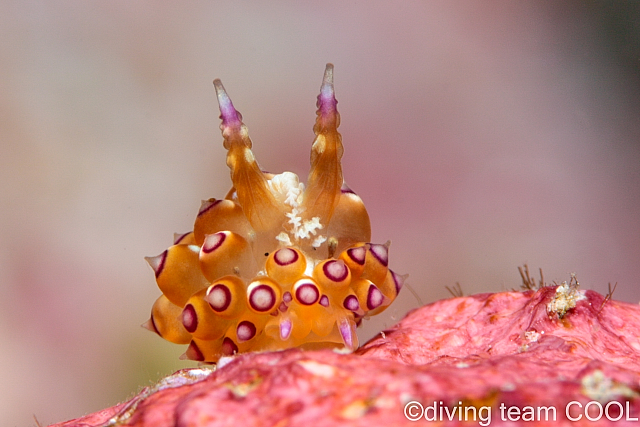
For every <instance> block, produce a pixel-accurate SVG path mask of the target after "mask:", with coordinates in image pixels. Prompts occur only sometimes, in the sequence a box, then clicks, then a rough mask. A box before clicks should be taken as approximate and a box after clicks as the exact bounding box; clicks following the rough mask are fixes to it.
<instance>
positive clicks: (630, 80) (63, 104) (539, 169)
mask: <svg viewBox="0 0 640 427" xmlns="http://www.w3.org/2000/svg"><path fill="white" fill-rule="evenodd" d="M265 4H266V5H265V6H256V4H255V3H251V2H243V1H236V2H231V1H228V2H180V3H178V2H176V3H169V2H164V3H162V2H161V3H158V2H129V1H108V2H107V1H95V2H70V1H66V2H65V1H61V2H56V3H55V4H54V3H46V2H31V1H4V2H2V3H0V73H1V76H2V78H1V79H0V123H1V124H0V138H1V142H0V143H1V153H2V154H1V156H0V197H1V199H0V200H2V202H1V203H2V209H0V238H1V239H2V243H3V244H2V245H1V246H0V280H1V282H0V283H1V286H0V368H1V369H2V377H3V380H4V385H3V387H2V389H3V392H2V398H1V399H0V425H7V426H9V425H35V421H34V420H33V416H34V415H35V416H36V417H37V419H38V420H39V421H40V423H41V424H43V425H46V424H48V423H52V422H56V421H62V420H65V419H69V418H73V417H77V416H80V415H83V414H85V413H88V412H92V411H95V410H98V409H101V408H103V407H107V406H110V405H113V404H115V403H117V402H119V401H122V400H124V399H126V398H128V397H130V396H132V395H133V394H134V393H135V392H137V391H138V390H139V389H140V388H141V387H143V386H146V385H149V384H150V382H152V381H155V380H157V379H159V378H160V377H161V376H162V375H166V374H168V373H170V372H172V371H173V370H175V369H178V368H180V367H189V366H194V364H193V363H189V362H181V361H178V360H177V358H178V356H179V355H180V354H181V353H182V352H183V351H184V348H183V347H181V346H176V345H173V344H170V343H167V342H164V341H163V340H161V339H160V338H158V337H157V336H155V335H153V334H151V333H149V332H148V331H145V330H143V329H142V328H140V327H139V324H140V323H142V322H143V321H144V320H146V319H147V317H148V315H149V311H150V308H151V304H152V303H153V301H154V300H155V298H156V297H157V296H158V295H159V290H158V289H157V287H156V285H155V282H154V278H153V273H152V271H151V269H150V268H149V267H148V265H147V264H146V262H145V261H144V259H143V257H144V256H146V255H157V254H159V253H160V252H162V251H163V250H164V249H165V248H166V247H167V246H168V245H170V243H171V240H172V233H173V232H174V231H176V232H184V231H188V230H190V229H191V227H192V224H193V219H194V218H195V214H196V212H197V210H198V207H199V205H200V200H201V199H206V198H209V197H222V196H224V194H225V193H226V191H227V190H228V188H229V186H230V180H229V173H228V169H227V168H226V166H225V160H224V158H225V150H224V149H223V147H222V138H221V136H220V132H219V129H218V124H219V122H218V118H217V116H218V114H219V113H218V111H217V104H216V101H215V99H214V91H213V86H212V84H211V81H212V80H213V79H214V78H216V77H219V78H221V79H222V81H223V82H224V84H225V86H226V88H227V90H228V92H229V94H230V96H231V98H232V99H233V101H234V103H235V105H236V107H237V108H238V110H240V111H241V112H242V114H243V116H244V118H245V122H246V123H247V125H248V126H249V130H250V132H251V136H252V138H253V141H254V147H255V153H256V157H257V158H258V160H259V162H260V163H261V165H262V167H263V168H265V169H268V170H270V171H274V172H279V171H284V170H291V171H293V172H296V173H298V174H299V175H301V177H302V178H303V179H305V178H306V174H307V171H308V164H309V149H310V144H311V142H312V140H313V134H312V131H311V129H312V126H313V122H314V119H315V97H316V95H317V92H318V90H319V87H320V83H321V80H322V72H323V70H324V65H325V63H326V62H333V63H334V64H335V81H336V94H337V98H338V100H339V106H338V108H339V110H340V113H341V115H342V126H341V128H340V129H341V132H342V134H343V138H344V145H345V156H344V158H343V162H344V170H345V177H346V180H347V182H348V184H349V185H350V186H351V187H352V188H353V189H354V190H355V191H357V192H358V193H359V194H360V196H361V197H362V198H363V199H364V201H365V203H366V204H367V207H368V209H369V212H370V215H371V220H372V225H373V230H374V231H373V240H374V241H378V242H384V241H386V240H387V239H391V240H392V242H393V244H392V247H391V266H392V267H393V268H394V270H396V271H398V272H401V273H409V274H410V279H409V283H410V284H411V286H412V287H413V288H414V289H415V291H416V292H417V293H418V295H419V297H420V298H421V300H422V301H423V302H424V303H427V302H431V301H434V300H437V299H441V298H447V297H449V296H450V294H449V293H448V291H447V290H446V289H445V286H449V287H451V286H454V285H455V283H456V282H459V283H460V285H461V287H462V290H463V291H464V292H465V294H472V293H477V292H489V291H492V292H493V291H501V290H509V289H512V288H518V287H519V285H520V282H521V281H520V278H519V275H518V271H517V267H518V266H519V265H522V264H524V263H525V262H526V263H528V264H529V266H530V268H531V270H532V271H533V272H535V273H536V275H537V270H538V268H539V267H541V268H542V269H543V271H544V275H545V279H546V280H547V281H548V282H551V281H554V280H555V281H563V280H568V279H569V275H570V273H571V272H575V273H576V274H577V277H578V279H579V281H580V284H581V286H582V287H583V288H587V289H595V290H597V291H599V292H602V293H606V291H607V283H609V282H610V283H612V284H613V283H615V282H617V283H618V288H617V291H616V293H615V296H614V298H615V299H618V300H622V301H628V302H631V303H638V301H639V300H640V288H638V277H640V221H639V216H638V212H639V211H640V143H639V137H640V115H639V114H638V112H639V100H640V96H639V88H640V84H639V81H640V80H639V75H640V66H639V65H638V58H639V57H640V55H638V54H637V53H638V46H639V45H640V36H639V32H638V26H637V22H638V19H639V18H640V13H639V12H638V10H639V9H638V8H637V7H636V6H634V5H633V4H632V3H623V2H615V3H612V4H607V3H595V2H589V3H583V2H526V3H525V2H506V1H505V2H477V1H476V2H455V1H454V2H451V1H439V2H418V1H408V2H376V1H373V2H370V1H366V2H365V1H361V2H355V1H352V2H345V1H343V0H341V1H325V2H316V3H312V2H294V1H275V2H268V3H265ZM634 23H636V26H634ZM417 306H419V303H418V302H417V300H416V298H414V296H413V295H412V294H411V293H410V292H408V291H407V290H405V291H404V292H403V293H402V294H401V295H400V297H399V299H398V301H397V302H396V303H395V304H394V306H393V307H392V308H390V309H389V310H387V311H386V312H385V313H384V314H382V315H380V316H379V317H378V318H375V319H372V320H371V321H369V322H368V323H367V324H366V325H365V326H364V328H362V330H361V333H360V337H361V341H364V340H365V339H368V338H370V337H371V336H373V335H374V334H375V333H377V332H378V331H380V330H381V329H383V328H385V327H388V326H391V325H393V324H394V323H395V322H396V321H397V320H398V319H400V318H401V317H402V316H403V315H404V314H405V313H406V312H407V310H410V309H412V308H415V307H417Z"/></svg>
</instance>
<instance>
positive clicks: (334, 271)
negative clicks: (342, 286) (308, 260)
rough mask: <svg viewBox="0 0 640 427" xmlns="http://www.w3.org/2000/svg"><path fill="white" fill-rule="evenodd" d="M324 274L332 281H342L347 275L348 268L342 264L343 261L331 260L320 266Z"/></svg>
mask: <svg viewBox="0 0 640 427" xmlns="http://www.w3.org/2000/svg"><path fill="white" fill-rule="evenodd" d="M322 271H323V272H324V275H325V276H326V277H327V278H328V279H329V280H331V281H333V282H342V281H343V280H344V279H346V278H347V276H348V275H349V268H348V267H347V266H346V265H344V261H342V260H341V259H340V260H331V261H327V262H325V263H324V265H323V266H322Z"/></svg>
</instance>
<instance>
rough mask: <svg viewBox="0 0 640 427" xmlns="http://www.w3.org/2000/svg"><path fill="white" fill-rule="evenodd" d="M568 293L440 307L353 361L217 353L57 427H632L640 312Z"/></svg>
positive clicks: (418, 313)
mask: <svg viewBox="0 0 640 427" xmlns="http://www.w3.org/2000/svg"><path fill="white" fill-rule="evenodd" d="M562 286H563V285H560V286H549V287H542V288H541V289H539V290H529V291H526V292H502V293H495V294H488V293H487V294H479V295H474V296H469V297H459V298H451V299H447V300H442V301H438V302H435V303H432V304H429V305H427V306H424V307H422V308H419V309H416V310H414V311H412V312H411V313H409V314H408V315H407V316H406V317H405V318H404V319H403V320H402V321H401V322H400V323H398V324H397V325H396V326H394V327H393V328H391V329H389V330H386V331H384V332H381V333H380V335H377V336H376V337H375V338H374V339H372V340H370V341H369V342H368V343H366V344H365V345H364V346H362V347H361V348H360V349H359V350H357V351H356V352H355V353H352V354H340V353H337V352H335V351H331V350H315V351H305V350H301V349H288V350H284V351H278V352H264V353H247V354H239V355H236V356H231V357H224V358H222V359H221V360H220V362H219V364H218V366H217V368H216V369H215V370H209V369H208V368H204V367H203V368H197V369H187V370H183V371H179V372H177V373H176V374H174V375H172V376H169V377H167V378H165V379H164V380H162V381H161V382H160V383H159V384H157V385H156V386H155V387H151V388H147V389H145V390H143V391H142V392H141V393H140V394H139V395H137V396H136V397H134V398H133V399H132V400H130V401H128V402H125V403H122V404H120V405H117V406H114V407H112V408H109V409H106V410H104V411H100V412H98V413H95V414H92V415H88V416H86V417H83V418H79V419H76V420H73V421H69V422H66V423H61V424H57V426H58V427H63V426H103V425H114V426H115V425H128V426H154V427H163V426H209V427H213V426H232V425H233V426H238V425H243V426H299V425H314V426H333V425H347V426H375V425H384V426H395V425H414V423H415V421H411V420H410V418H412V419H414V418H417V419H419V420H421V421H420V422H418V425H420V424H423V423H424V420H425V419H427V420H437V421H442V422H443V424H444V425H462V424H465V425H482V426H487V425H494V426H499V425H512V424H513V422H519V423H523V424H527V425H572V426H579V425H592V424H593V421H591V420H596V421H598V425H607V424H611V425H628V424H637V423H638V421H637V419H638V418H639V417H640V399H639V396H640V386H639V385H640V307H639V306H637V305H632V304H627V303H622V302H617V301H612V300H609V301H608V300H605V298H604V297H603V296H602V295H600V294H598V293H596V292H593V291H581V290H578V289H577V288H575V287H574V288H571V289H569V290H567V289H563V288H562ZM566 292H572V295H570V296H571V297H572V298H571V299H572V301H573V303H572V307H567V306H564V307H562V310H560V311H557V310H556V308H557V304H556V302H557V298H558V297H559V296H560V297H562V295H559V294H561V293H566ZM466 421H471V422H472V423H471V424H466Z"/></svg>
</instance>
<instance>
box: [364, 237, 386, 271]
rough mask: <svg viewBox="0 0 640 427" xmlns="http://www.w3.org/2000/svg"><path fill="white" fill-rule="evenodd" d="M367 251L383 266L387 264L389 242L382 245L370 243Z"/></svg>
mask: <svg viewBox="0 0 640 427" xmlns="http://www.w3.org/2000/svg"><path fill="white" fill-rule="evenodd" d="M369 251H370V252H371V254H372V255H373V256H374V257H375V258H376V259H377V260H378V261H380V264H382V265H384V266H385V267H386V266H388V265H389V242H387V243H385V244H384V245H380V244H376V243H370V244H369Z"/></svg>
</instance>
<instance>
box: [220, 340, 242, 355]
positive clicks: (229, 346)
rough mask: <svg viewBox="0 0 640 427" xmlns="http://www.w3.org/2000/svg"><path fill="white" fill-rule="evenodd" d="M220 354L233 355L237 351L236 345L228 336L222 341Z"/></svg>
mask: <svg viewBox="0 0 640 427" xmlns="http://www.w3.org/2000/svg"><path fill="white" fill-rule="evenodd" d="M221 352H222V354H223V355H224V356H233V355H234V354H236V353H237V352H238V346H237V345H236V343H234V342H233V340H232V339H231V338H229V337H225V339H224V340H223V341H222V351H221Z"/></svg>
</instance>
